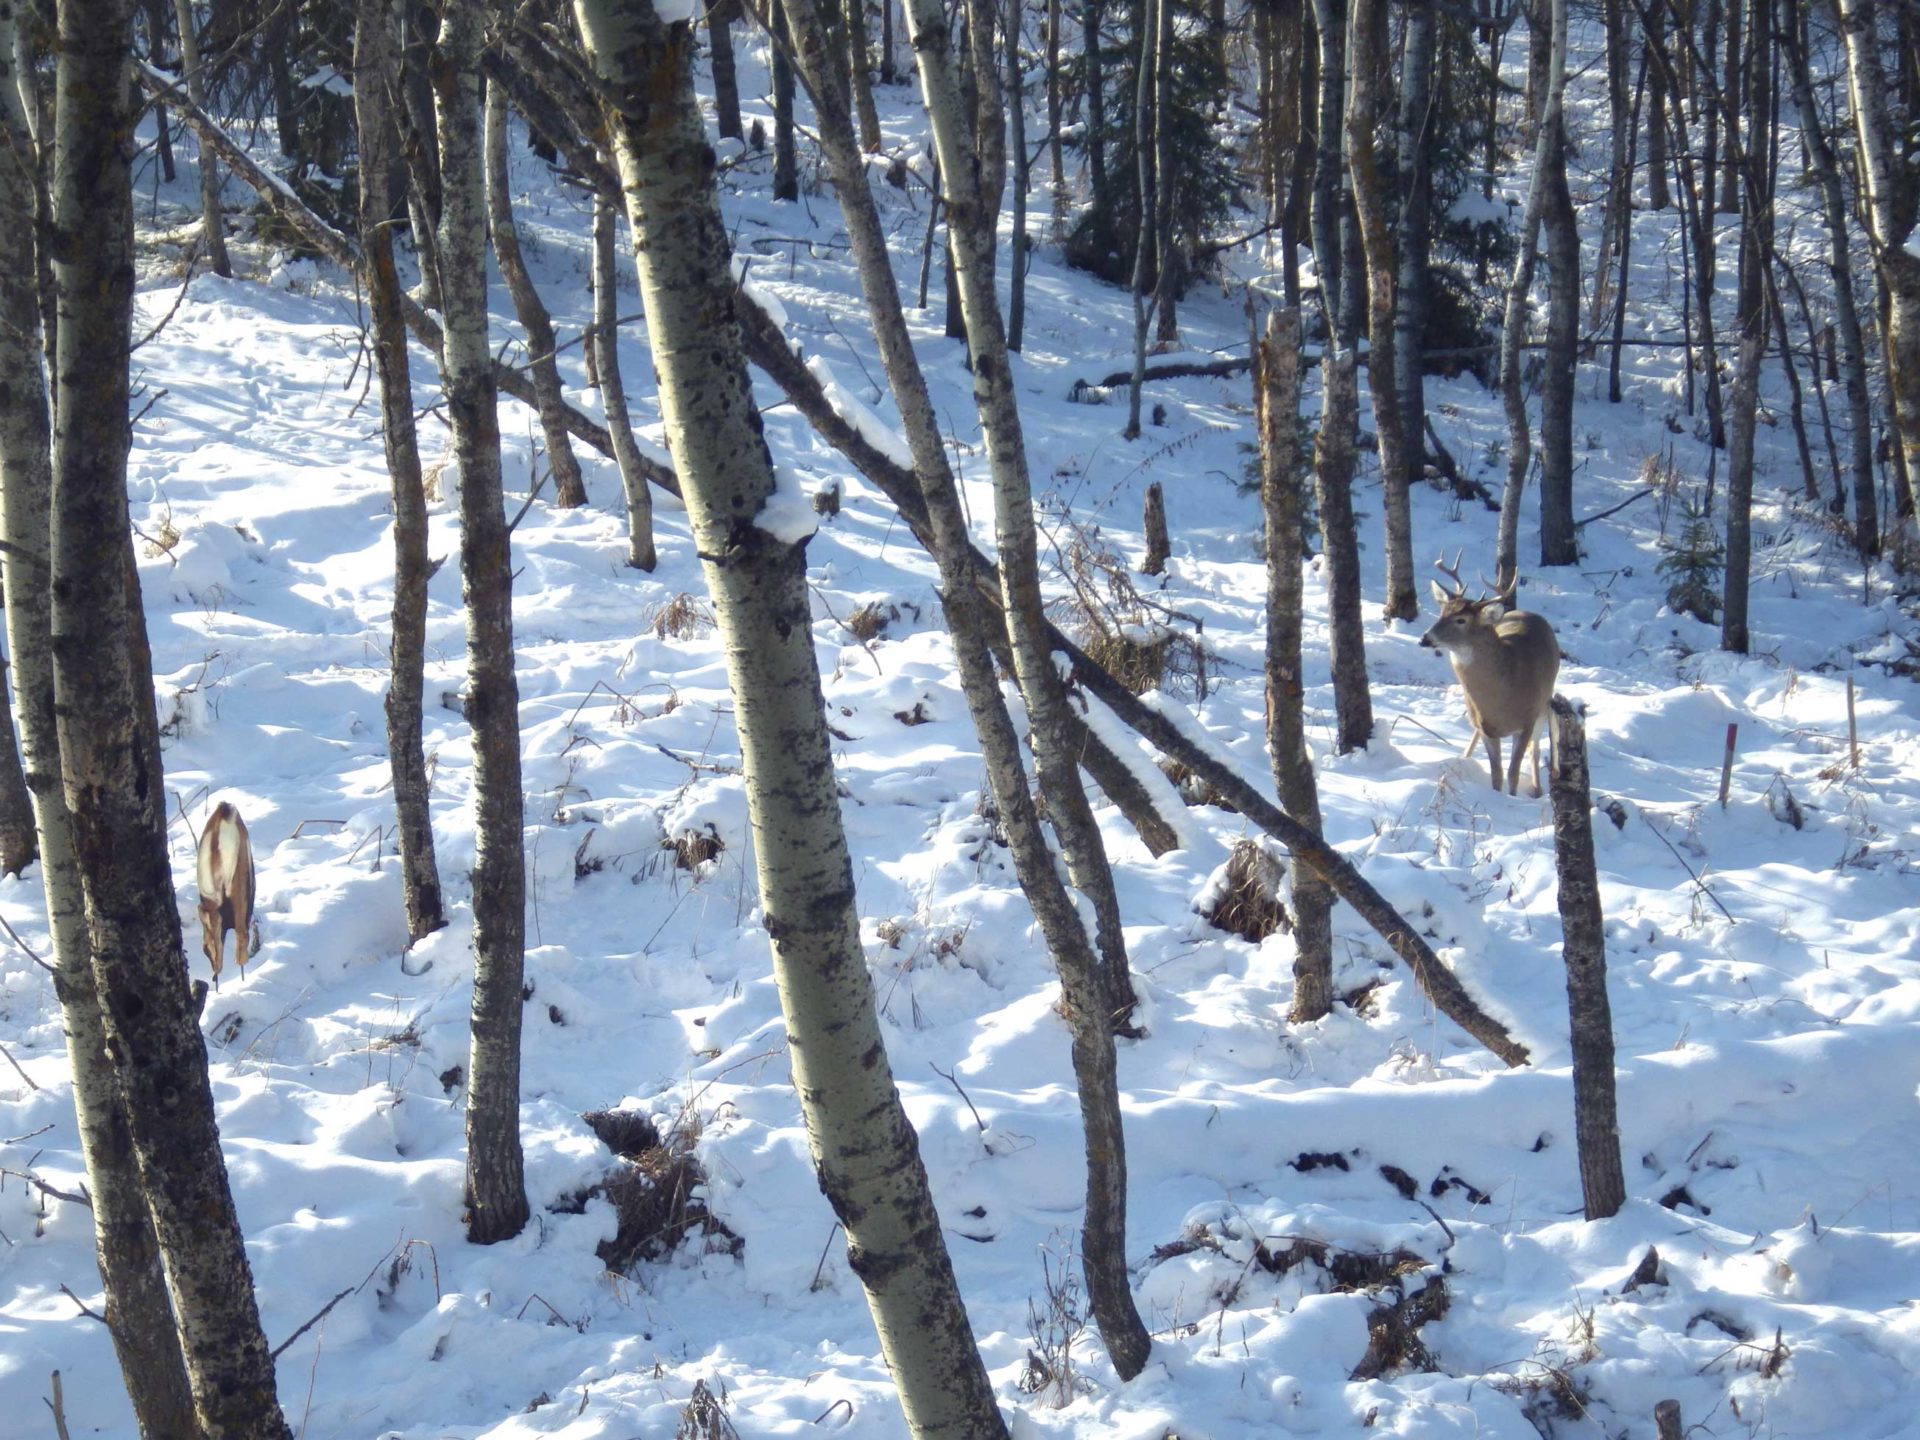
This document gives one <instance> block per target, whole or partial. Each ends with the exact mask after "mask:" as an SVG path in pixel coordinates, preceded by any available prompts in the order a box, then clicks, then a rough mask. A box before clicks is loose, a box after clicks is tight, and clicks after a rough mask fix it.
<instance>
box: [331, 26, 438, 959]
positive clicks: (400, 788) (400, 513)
mask: <svg viewBox="0 0 1920 1440" xmlns="http://www.w3.org/2000/svg"><path fill="white" fill-rule="evenodd" d="M393 24H394V17H393V7H392V5H391V0H358V3H357V5H356V7H355V25H354V39H353V44H354V57H353V73H354V87H353V103H354V112H355V123H356V125H357V127H358V129H359V139H360V156H361V161H360V253H361V255H362V257H363V258H362V263H361V272H362V275H363V277H364V280H363V283H364V284H365V286H366V290H367V314H368V319H369V322H370V325H371V328H372V331H373V363H374V371H375V373H376V374H377V375H378V377H379V381H380V434H381V438H382V440H383V441H384V443H385V446H386V455H387V474H388V476H389V478H390V480H391V483H392V488H393V643H392V648H391V649H390V650H389V652H388V659H389V664H390V667H391V671H392V674H391V677H390V679H389V680H388V682H387V700H386V716H387V759H388V764H389V765H390V766H391V768H392V771H393V805H394V812H395V818H396V820H397V822H398V826H399V832H400V881H401V893H402V897H403V900H404V903H405V905H406V911H407V938H408V940H409V941H417V940H419V939H421V938H422V937H423V936H426V935H430V934H432V933H433V932H434V931H435V930H438V929H440V928H441V927H442V926H444V925H445V924H446V923H447V919H446V908H445V905H444V903H443V900H442V896H441V892H440V865H439V861H438V860H437V859H436V858H435V856H434V850H433V819H432V813H431V810H430V808H429V802H430V799H431V793H432V792H431V787H430V785H429V784H428V781H427V762H426V754H425V751H424V748H423V744H422V740H421V718H422V700H421V696H422V692H423V690H424V687H425V684H426V641H427V581H428V579H429V577H430V572H431V568H432V567H431V562H430V561H429V559H428V556H427V496H426V489H425V486H424V484H423V481H422V478H421V473H420V443H419V436H418V434H417V433H416V431H415V429H414V423H413V367H412V362H411V361H410V360H409V358H408V355H407V326H406V321H405V319H403V318H402V316H401V313H400V294H401V289H400V277H399V273H398V272H397V271H396V270H395V268H394V263H393V228H392V225H391V223H390V219H391V216H392V213H393V195H392V191H391V182H390V181H389V178H388V177H389V176H390V175H391V174H392V164H391V161H392V159H393V158H394V156H395V153H396V146H397V145H398V143H399V140H398V131H397V129H396V128H395V125H394V117H393V95H394V93H395V91H396V90H397V88H398V85H399V67H398V65H397V63H396V55H395V49H394V38H395V37H394V34H393Z"/></svg>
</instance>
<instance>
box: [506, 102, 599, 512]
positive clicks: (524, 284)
mask: <svg viewBox="0 0 1920 1440" xmlns="http://www.w3.org/2000/svg"><path fill="white" fill-rule="evenodd" d="M508 139H509V136H508V124H507V93H506V91H504V90H503V89H501V88H500V87H499V86H498V85H488V86H487V111H486V141H485V156H486V163H485V165H484V167H483V168H484V169H485V171H486V189H487V230H488V233H489V234H491V235H492V237H493V254H494V258H495V259H496V260H498V261H499V262H500V278H501V279H502V280H504V281H506V284H507V294H508V295H509V296H510V297H511V298H512V300H513V313H514V314H515V315H517V316H518V317H519V319H520V328H521V329H522V330H524V331H526V332H527V371H528V373H529V374H530V375H531V376H532V378H533V394H534V399H535V400H536V401H537V402H538V407H539V411H540V433H541V434H542V435H543V436H545V437H546V442H547V464H548V466H549V467H550V468H551V469H552V471H553V501H554V504H556V505H558V506H560V507H561V508H563V509H573V508H576V507H578V506H581V505H584V504H586V503H587V486H586V482H585V481H584V480H583V479H582V478H581V475H580V461H579V458H578V457H577V456H575V455H574V453H573V442H572V441H571V440H570V439H568V438H567V419H566V410H565V404H564V401H563V399H562V396H561V390H560V367H559V365H558V363H557V362H556V360H555V358H554V357H555V342H554V334H553V317H552V316H551V315H550V314H548V313H547V307H546V304H545V302H543V301H542V300H541V299H540V292H539V290H538V289H536V288H535V287H534V283H533V274H532V272H531V271H529V270H528V269H527V261H526V257H525V256H524V255H523V254H522V253H521V251H520V229H519V227H518V226H517V225H515V224H514V219H513V191H512V181H511V179H510V177H509V174H508V169H507V142H508Z"/></svg>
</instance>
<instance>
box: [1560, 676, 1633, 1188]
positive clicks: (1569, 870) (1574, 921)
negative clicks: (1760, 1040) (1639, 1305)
mask: <svg viewBox="0 0 1920 1440" xmlns="http://www.w3.org/2000/svg"><path fill="white" fill-rule="evenodd" d="M1548 723H1549V724H1550V725H1551V726H1552V727H1553V784H1552V794H1553V863H1554V871H1555V873H1556V875H1557V876H1558V879H1559V892H1560V894H1559V900H1560V928H1561V932H1562V934H1563V936H1564V944H1563V946H1562V952H1561V953H1562V958H1563V959H1564V960H1565V962H1566V967H1567V1023H1568V1029H1569V1032H1570V1035H1571V1039H1572V1048H1573V1124H1574V1135H1575V1139H1576V1141H1577V1144H1578V1149H1579V1156H1580V1190H1581V1194H1582V1197H1583V1198H1584V1200H1585V1202H1586V1212H1587V1219H1589V1220H1604V1219H1606V1218H1607V1217H1608V1216H1609V1215H1615V1214H1618V1213H1619V1210H1620V1206H1621V1205H1622V1204H1623V1203H1624V1202H1625V1200H1626V1181H1625V1179H1624V1178H1623V1177H1622V1175H1621V1171H1620V1117H1619V1110H1618V1107H1617V1105H1616V1104H1615V1100H1614V1088H1613V1011H1612V1008H1611V1007H1610V1006H1609V1005H1608V1003H1607V947H1606V937H1605V934H1604V932H1603V931H1602V928H1601V918H1600V885H1599V880H1598V877H1597V876H1596V874H1595V867H1594V860H1593V796H1592V794H1591V793H1590V791H1589V789H1588V786H1587V735H1586V730H1585V728H1584V727H1583V726H1582V725H1581V723H1580V717H1579V716H1578V715H1576V714H1574V711H1573V706H1572V705H1571V704H1570V703H1569V702H1568V701H1567V699H1566V698H1565V697H1564V696H1560V695H1556V696H1554V697H1553V705H1552V708H1551V713H1550V718H1549V721H1548Z"/></svg>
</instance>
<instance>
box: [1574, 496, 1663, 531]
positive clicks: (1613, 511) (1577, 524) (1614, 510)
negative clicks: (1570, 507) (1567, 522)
mask: <svg viewBox="0 0 1920 1440" xmlns="http://www.w3.org/2000/svg"><path fill="white" fill-rule="evenodd" d="M1658 493H1659V487H1658V486H1656V485H1650V486H1648V487H1647V488H1646V489H1645V490H1640V491H1637V492H1635V493H1634V494H1632V495H1629V496H1628V497H1627V498H1626V499H1624V500H1622V501H1621V502H1620V503H1619V504H1618V505H1614V506H1611V507H1609V508H1608V509H1605V510H1602V511H1601V512H1600V513H1599V514H1598V515H1589V516H1587V518H1586V519H1584V520H1576V521H1574V522H1573V528H1574V529H1576V530H1578V529H1581V528H1582V527H1584V526H1587V525H1591V524H1593V522H1594V521H1596V520H1604V519H1606V518H1607V517H1608V516H1609V515H1618V514H1619V513H1620V512H1621V511H1622V510H1624V509H1626V508H1627V506H1629V505H1631V504H1633V502H1634V501H1636V500H1644V499H1646V498H1647V496H1649V495H1655V494H1658Z"/></svg>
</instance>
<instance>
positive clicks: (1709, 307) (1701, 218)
mask: <svg viewBox="0 0 1920 1440" xmlns="http://www.w3.org/2000/svg"><path fill="white" fill-rule="evenodd" d="M1686 33H1687V32H1686V31H1685V29H1684V27H1683V28H1682V30H1681V35H1682V36H1683V37H1684V36H1685V35H1686ZM1682 48H1683V49H1684V50H1685V52H1686V53H1687V54H1688V55H1691V54H1692V46H1691V44H1687V45H1684V46H1683V47H1682ZM1669 89H1670V101H1669V103H1670V104H1671V106H1672V109H1671V111H1670V114H1671V117H1672V121H1673V133H1674V139H1675V141H1676V143H1677V144H1678V147H1679V152H1678V155H1677V157H1676V158H1677V159H1678V161H1679V168H1680V184H1679V190H1680V197H1679V200H1680V221H1681V228H1682V230H1683V231H1684V233H1685V236H1686V239H1685V240H1684V241H1683V242H1682V243H1683V244H1684V243H1690V244H1691V246H1692V252H1693V307H1692V309H1693V328H1694V332H1695V335H1696V337H1697V343H1698V346H1699V350H1700V357H1701V362H1702V367H1703V369H1704V372H1705V379H1706V409H1707V442H1708V444H1710V445H1712V446H1713V448H1714V449H1716V450H1718V449H1721V448H1723V447H1724V446H1725V445H1726V443H1727V425H1726V415H1725V411H1724V407H1723V405H1722V398H1723V397H1722V395H1721V391H1720V361H1719V347H1718V343H1717V341H1716V338H1715V337H1716V333H1717V332H1716V331H1715V328H1714V323H1713V290H1714V269H1715V260H1714V235H1713V216H1712V214H1711V213H1710V211H1709V208H1708V201H1709V200H1710V199H1711V194H1710V193H1709V192H1708V191H1706V190H1705V189H1703V187H1704V186H1705V184H1706V180H1707V178H1708V177H1709V176H1710V175H1711V173H1712V172H1711V170H1710V169H1709V168H1708V167H1707V166H1706V165H1705V164H1704V163H1703V162H1702V160H1701V159H1700V157H1698V156H1696V155H1695V153H1694V150H1693V146H1692V144H1691V142H1690V140H1689V137H1688V130H1687V121H1686V98H1685V97H1684V96H1683V95H1682V94H1681V92H1680V89H1679V87H1678V86H1670V87H1669ZM1706 108H1707V111H1708V114H1709V115H1712V114H1715V113H1717V108H1716V107H1714V106H1711V105H1709V106H1707V107H1706ZM1683 263H1684V257H1683ZM1688 386H1689V388H1688V392H1687V393H1688V409H1689V413H1691V409H1692V393H1693V392H1692V388H1691V386H1692V381H1691V379H1689V381H1688Z"/></svg>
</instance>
